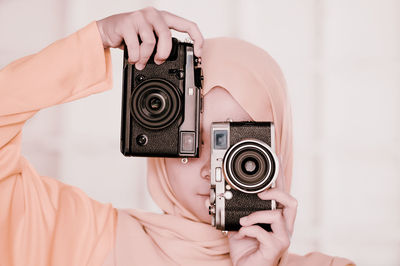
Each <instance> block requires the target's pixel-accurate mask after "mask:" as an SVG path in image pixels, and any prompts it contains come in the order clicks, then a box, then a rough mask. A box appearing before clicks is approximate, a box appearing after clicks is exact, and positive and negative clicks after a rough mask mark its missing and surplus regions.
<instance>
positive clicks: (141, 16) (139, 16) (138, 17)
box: [131, 10, 144, 20]
mask: <svg viewBox="0 0 400 266" xmlns="http://www.w3.org/2000/svg"><path fill="white" fill-rule="evenodd" d="M131 17H132V18H133V19H135V20H144V14H143V12H142V10H138V11H135V12H132V13H131Z"/></svg>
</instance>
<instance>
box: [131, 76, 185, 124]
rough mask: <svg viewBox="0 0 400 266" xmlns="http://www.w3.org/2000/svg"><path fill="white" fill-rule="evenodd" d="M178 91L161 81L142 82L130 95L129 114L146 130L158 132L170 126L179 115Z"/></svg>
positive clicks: (179, 97) (180, 102)
mask: <svg viewBox="0 0 400 266" xmlns="http://www.w3.org/2000/svg"><path fill="white" fill-rule="evenodd" d="M181 106H182V101H181V95H180V91H179V90H177V89H175V88H174V86H173V85H172V84H171V83H169V82H168V81H166V80H163V79H151V80H148V81H145V82H143V83H142V84H140V86H139V87H138V88H137V89H136V90H135V91H134V92H133V93H132V97H131V114H132V116H133V117H134V118H135V120H136V121H137V122H138V123H139V124H140V125H142V126H143V127H146V128H148V129H152V130H159V129H162V128H165V127H168V126H169V125H171V124H172V123H173V122H174V121H175V120H176V119H177V118H178V117H179V115H180V113H181V112H180V110H181V108H182V107H181Z"/></svg>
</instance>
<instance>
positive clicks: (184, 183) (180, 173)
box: [166, 158, 196, 200]
mask: <svg viewBox="0 0 400 266" xmlns="http://www.w3.org/2000/svg"><path fill="white" fill-rule="evenodd" d="M166 170H167V175H168V179H169V183H170V185H171V188H172V190H173V192H174V193H175V195H176V197H177V198H178V200H179V199H181V198H184V199H187V198H188V197H190V196H191V194H192V193H194V192H193V186H191V185H192V184H193V177H194V176H195V175H194V173H195V171H196V170H195V169H193V167H191V164H190V159H189V162H188V164H182V163H181V159H175V158H174V159H166Z"/></svg>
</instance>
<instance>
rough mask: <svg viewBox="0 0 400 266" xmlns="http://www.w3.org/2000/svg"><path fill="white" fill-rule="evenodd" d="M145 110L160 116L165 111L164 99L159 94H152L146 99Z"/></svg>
mask: <svg viewBox="0 0 400 266" xmlns="http://www.w3.org/2000/svg"><path fill="white" fill-rule="evenodd" d="M145 107H146V109H147V111H148V112H151V113H153V114H160V113H162V112H163V111H164V110H165V107H166V99H165V98H164V97H163V95H161V94H160V93H157V92H153V93H151V94H150V95H148V96H147V98H146V105H145Z"/></svg>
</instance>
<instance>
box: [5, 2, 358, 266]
mask: <svg viewBox="0 0 400 266" xmlns="http://www.w3.org/2000/svg"><path fill="white" fill-rule="evenodd" d="M170 28H173V29H176V30H178V31H184V32H187V33H189V35H190V36H191V38H192V39H193V40H194V47H195V54H196V55H197V56H202V57H203V70H204V75H205V81H204V92H205V94H206V95H205V109H204V116H203V118H204V119H203V122H202V132H203V139H202V141H203V145H202V148H201V155H200V158H198V159H189V162H188V163H187V164H182V163H181V161H180V160H179V159H172V158H169V159H162V158H157V159H149V163H148V184H149V190H150V193H151V194H152V196H153V198H154V200H155V201H156V203H157V204H158V205H159V206H160V208H161V209H162V210H163V211H164V214H151V213H146V212H142V211H138V210H117V209H114V208H113V207H112V206H111V205H110V204H101V203H99V202H96V201H94V200H92V199H90V198H88V197H87V195H86V194H85V193H83V192H82V191H81V190H79V189H78V188H74V187H71V186H68V185H66V184H63V183H61V182H59V181H57V180H54V179H51V178H48V177H44V176H40V175H39V174H38V173H36V171H35V170H34V168H33V167H32V165H31V164H30V163H29V162H28V161H27V160H26V159H25V158H24V157H23V156H21V155H20V144H21V129H22V126H23V124H24V123H25V121H26V120H27V119H29V118H30V117H32V116H33V115H34V114H35V113H36V112H37V111H39V110H40V109H42V108H45V107H48V106H51V105H55V104H60V103H63V102H68V101H72V100H75V99H78V98H81V97H85V96H88V95H90V94H93V93H97V92H101V91H104V90H107V89H110V88H111V85H112V82H111V78H112V75H111V74H112V73H111V60H110V53H109V48H110V47H113V48H115V47H119V48H121V47H122V45H123V43H122V41H125V43H126V45H127V47H128V53H129V61H130V62H131V63H135V67H136V68H137V69H143V68H144V67H145V65H146V62H147V60H148V58H149V57H150V55H151V52H152V51H153V48H154V44H155V37H154V34H153V30H154V32H155V33H156V34H157V35H158V38H159V42H158V45H157V53H156V56H155V60H156V63H158V64H161V63H162V62H163V61H165V59H166V58H167V56H168V55H169V52H170V50H171V33H170V30H169V29H170ZM137 34H139V35H140V37H141V39H142V41H143V43H142V44H141V45H139V42H138V39H137V37H136V36H137ZM55 58H56V60H57V61H58V62H62V64H60V67H59V68H54V64H53V62H54V60H55ZM239 72H240V75H238V74H237V73H239ZM0 95H1V97H0V101H1V104H0V169H1V171H0V204H1V205H0V208H1V212H0V235H1V238H0V251H1V256H0V265H232V264H233V265H277V264H278V263H279V264H280V265H331V264H332V265H349V264H351V262H350V261H348V260H345V259H340V258H332V257H328V256H325V255H322V254H320V253H311V254H308V255H306V256H305V257H301V256H295V255H289V254H287V249H288V247H289V243H290V237H291V235H292V232H293V226H294V220H295V216H296V209H297V202H296V200H295V199H294V198H293V197H291V196H290V195H289V188H290V181H291V167H292V145H291V117H290V108H289V105H288V103H287V96H286V89H285V82H284V79H283V76H282V74H281V72H280V69H279V67H278V66H277V65H276V63H275V62H274V61H273V59H272V58H271V57H270V56H269V55H268V54H267V53H266V52H264V51H263V50H261V49H260V48H257V47H255V46H253V45H251V44H249V43H246V42H244V41H240V40H235V39H229V38H217V39H211V40H207V41H205V43H204V45H203V38H202V35H201V33H200V31H199V30H198V28H197V26H196V25H195V24H194V23H192V22H190V21H187V20H185V19H183V18H180V17H177V16H175V15H173V14H170V13H168V12H165V11H158V10H156V9H154V8H145V9H142V10H139V11H135V12H131V13H124V14H119V15H115V16H111V17H107V18H105V19H103V20H100V21H97V23H96V22H92V23H90V24H89V25H88V26H86V27H84V28H83V29H81V30H79V31H78V32H76V33H74V34H72V35H70V36H68V37H67V38H64V39H62V40H59V41H57V42H55V43H53V44H51V45H50V46H48V47H46V48H45V49H43V50H42V51H40V52H39V53H37V54H34V55H30V56H26V57H24V58H21V59H19V60H16V61H15V62H13V63H11V64H9V65H8V66H6V67H5V68H4V69H2V70H1V72H0ZM221 102H223V105H221ZM217 110H218V112H216V111H217ZM228 117H229V118H231V119H233V120H237V121H242V120H255V121H260V120H263V121H274V123H275V125H276V141H277V143H276V146H277V154H278V155H279V156H280V164H281V165H282V168H281V171H280V173H281V175H280V176H279V177H278V179H277V187H276V188H274V189H270V190H268V191H265V192H262V193H260V194H259V197H260V198H261V199H275V200H277V202H279V203H280V205H281V206H282V209H278V210H274V211H271V210H269V211H267V210H266V211H260V212H255V213H253V214H251V215H249V216H247V217H244V218H242V219H241V221H240V223H241V225H242V226H243V227H242V228H241V229H240V230H239V232H237V233H230V234H229V236H225V235H223V234H222V233H221V232H220V231H218V230H216V229H214V228H213V227H211V226H210V224H209V223H210V216H209V215H208V214H207V208H206V205H207V198H208V195H207V193H208V189H209V181H208V179H209V169H210V165H209V157H210V147H209V146H210V136H209V128H210V124H211V122H212V121H221V120H222V121H223V120H226V118H228ZM260 222H262V223H270V224H271V226H272V229H273V232H272V233H270V232H267V231H264V230H263V229H261V227H258V226H256V225H254V224H256V223H260Z"/></svg>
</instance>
